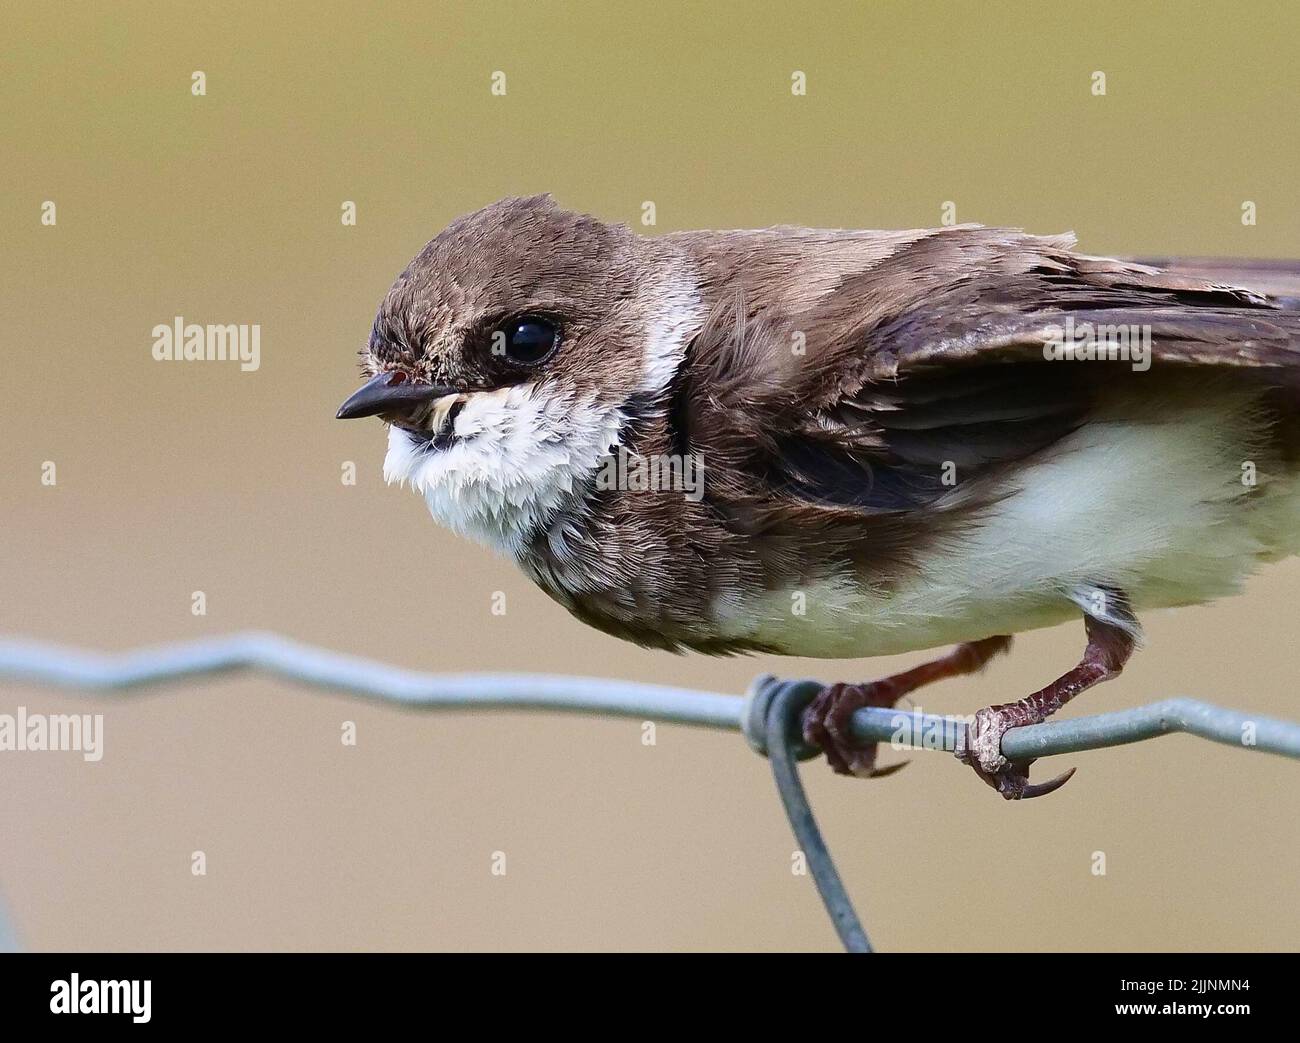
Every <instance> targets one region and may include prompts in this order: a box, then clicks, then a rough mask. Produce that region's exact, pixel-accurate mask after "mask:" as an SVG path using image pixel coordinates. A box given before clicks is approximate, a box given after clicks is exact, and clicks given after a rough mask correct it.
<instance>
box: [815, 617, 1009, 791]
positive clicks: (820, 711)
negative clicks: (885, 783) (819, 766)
mask: <svg viewBox="0 0 1300 1043" xmlns="http://www.w3.org/2000/svg"><path fill="white" fill-rule="evenodd" d="M1010 647H1011V638H1010V637H1005V636H1002V637H986V638H984V639H983V640H982V641H968V642H967V643H966V644H963V645H958V646H957V647H956V648H954V649H953V650H952V651H951V652H949V653H948V654H947V655H946V656H944V657H943V658H942V659H936V660H934V661H933V662H929V663H922V664H921V665H920V666H917V667H913V668H912V669H911V670H904V671H903V672H902V673H899V674H894V675H893V676H891V677H885V678H882V679H881V680H879V681H869V682H867V683H866V684H832V685H827V686H826V687H825V688H823V689H822V690H821V692H820V693H818V695H817V698H816V699H814V700H813V702H812V704H811V705H810V706H809V707H808V709H806V710H805V711H804V715H803V737H804V738H805V739H806V740H807V741H808V742H810V743H812V744H813V745H814V746H819V747H821V749H822V751H823V752H824V753H825V754H826V760H827V763H829V764H830V766H831V767H832V768H833V769H834V770H835V771H836V772H838V773H839V774H840V775H857V776H858V777H859V778H864V779H869V778H877V777H879V776H881V775H889V774H891V773H893V772H895V771H897V770H898V769H899V768H901V767H902V766H903V765H904V764H906V763H907V762H906V761H903V762H901V763H899V764H893V765H890V766H889V767H888V768H877V767H876V744H875V743H874V742H869V743H865V744H864V743H860V742H857V741H856V740H855V739H854V738H853V736H852V735H851V734H850V731H849V722H850V720H851V719H852V717H853V714H854V712H855V711H857V710H860V709H861V708H862V707H864V706H883V707H890V706H893V705H894V704H895V703H896V702H898V700H899V699H901V698H902V697H903V696H905V695H907V694H908V693H909V692H913V691H915V690H916V689H918V688H920V687H921V686H922V685H927V684H930V683H932V682H934V681H942V680H943V679H944V678H948V677H960V676H961V675H962V674H973V673H975V672H976V671H978V670H982V669H983V668H984V666H985V664H986V663H988V661H989V660H990V659H992V658H993V657H994V656H995V655H997V654H998V653H1000V652H1005V651H1006V650H1007V649H1009V648H1010Z"/></svg>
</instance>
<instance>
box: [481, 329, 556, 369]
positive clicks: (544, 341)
mask: <svg viewBox="0 0 1300 1043" xmlns="http://www.w3.org/2000/svg"><path fill="white" fill-rule="evenodd" d="M558 339H559V338H558V336H557V335H556V331H555V326H554V325H553V324H551V323H550V322H547V321H546V320H545V319H539V318H534V317H529V318H525V319H512V320H511V321H510V322H507V323H506V324H505V325H504V326H502V327H501V328H500V329H499V330H497V332H496V333H495V334H494V335H493V337H492V353H493V354H494V355H504V356H505V357H506V358H508V359H509V360H510V361H511V362H514V363H516V364H517V365H520V366H534V365H536V364H537V363H539V362H541V361H542V359H544V358H546V356H547V355H549V354H550V353H551V349H553V348H554V347H555V344H556V341H557V340H558Z"/></svg>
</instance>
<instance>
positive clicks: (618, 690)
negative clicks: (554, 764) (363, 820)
mask: <svg viewBox="0 0 1300 1043" xmlns="http://www.w3.org/2000/svg"><path fill="white" fill-rule="evenodd" d="M239 668H248V669H257V670H261V671H263V672H266V673H269V674H274V675H276V676H278V677H283V678H285V679H287V680H291V681H297V682H301V683H303V684H308V685H312V686H314V687H317V688H324V689H328V690H332V691H343V692H348V693H351V694H353V695H360V696H363V697H366V698H371V699H378V700H383V701H385V702H390V703H397V704H399V705H403V706H408V707H412V708H419V709H476V710H485V709H492V710H499V709H532V710H568V711H575V712H579V713H597V714H614V715H617V716H622V717H636V718H641V719H654V720H658V721H671V722H676V723H681V724H693V725H702V726H704V727H709V728H726V729H736V728H739V729H741V730H743V731H745V734H746V736H747V738H749V740H750V742H751V744H752V745H754V747H755V748H756V749H759V750H762V749H763V748H764V746H765V738H764V736H763V735H762V726H761V725H762V722H761V721H760V722H759V724H760V727H758V728H754V727H753V724H752V722H747V716H746V714H747V706H748V702H747V700H746V699H745V698H743V697H741V696H737V695H728V694H722V693H715V692H701V691H696V690H694V689H690V688H673V687H669V686H666V685H650V684H641V683H639V682H634V681H616V680H604V679H599V678H591V677H563V676H555V675H543V674H460V675H454V674H431V673H422V672H419V671H414V670H402V669H397V668H395V667H391V666H388V665H386V664H384V663H380V662H376V661H374V660H369V659H363V658H360V657H356V656H347V655H341V654H339V653H337V652H331V651H328V650H326V649H322V648H315V647H313V646H311V645H306V644H301V643H299V642H296V641H291V640H289V639H287V638H283V637H280V636H279V635H276V634H266V633H257V632H254V633H244V634H233V635H230V636H227V637H219V638H202V639H198V640H194V641H183V642H179V643H176V644H170V645H161V646H158V647H155V648H143V649H137V650H134V651H131V652H124V653H120V654H116V655H106V654H101V653H94V652H86V651H84V650H82V649H77V648H70V647H67V646H64V645H57V644H51V643H48V642H43V641H32V640H25V639H20V638H10V639H4V640H0V677H7V678H10V679H12V680H16V681H28V682H32V683H37V684H51V685H57V686H60V687H64V688H71V689H91V690H97V691H105V690H109V691H130V690H133V689H137V688H143V687H146V686H150V685H157V684H160V683H162V682H166V681H174V680H180V679H183V678H188V677H197V676H201V675H204V674H214V673H221V672H225V671H229V670H234V669H239ZM964 722H965V718H961V717H943V716H937V715H934V714H913V713H909V712H907V711H903V710H882V709H878V708H867V709H862V710H859V711H858V712H857V713H856V714H854V716H853V734H854V735H855V736H856V737H857V738H859V739H861V740H862V741H864V742H868V741H876V742H888V743H892V744H893V745H896V746H900V747H902V746H912V745H918V746H923V747H927V748H935V749H943V750H947V751H949V752H951V751H953V750H954V749H955V748H956V740H957V736H958V734H959V733H960V729H961V728H963V727H964ZM1171 732H1185V733H1187V734H1189V735H1197V736H1200V737H1201V738H1204V739H1210V740H1212V741H1214V742H1221V743H1227V744H1229V745H1232V746H1237V747H1240V748H1242V749H1246V750H1255V751H1257V752H1263V753H1276V754H1280V755H1282V756H1285V757H1293V758H1300V724H1298V723H1296V722H1293V721H1283V720H1279V719H1277V718H1272V717H1264V716H1261V715H1258V714H1249V713H1244V712H1242V711H1238V710H1229V709H1225V708H1223V707H1218V706H1213V705H1211V704H1209V703H1204V702H1200V701H1198V700H1195V699H1185V698H1172V699H1165V700H1162V701H1161V702H1157V703H1151V704H1150V705H1148V706H1139V707H1135V708H1133V709H1130V710H1119V711H1116V712H1114V713H1106V714H1098V715H1096V716H1092V717H1076V718H1071V719H1062V720H1054V721H1049V722H1047V723H1045V724H1033V725H1029V726H1027V727H1024V728H1015V729H1013V730H1012V731H1009V732H1007V734H1006V735H1005V736H1004V737H1003V739H1002V752H1003V754H1004V755H1005V756H1007V757H1008V758H1010V759H1011V760H1027V759H1032V758H1036V757H1051V756H1054V755H1057V754H1062V753H1078V752H1080V751H1083V750H1094V749H1098V748H1100V747H1103V746H1119V745H1122V744H1124V743H1130V742H1138V741H1140V740H1143V739H1150V738H1155V737H1156V736H1159V735H1166V734H1169V733H1171ZM903 739H910V740H913V741H902V740H903Z"/></svg>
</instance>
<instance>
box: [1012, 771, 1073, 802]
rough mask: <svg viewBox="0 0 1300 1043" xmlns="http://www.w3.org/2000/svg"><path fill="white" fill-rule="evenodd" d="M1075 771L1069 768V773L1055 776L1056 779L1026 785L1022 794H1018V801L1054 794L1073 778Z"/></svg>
mask: <svg viewBox="0 0 1300 1043" xmlns="http://www.w3.org/2000/svg"><path fill="white" fill-rule="evenodd" d="M1077 770H1078V769H1076V768H1071V769H1070V770H1069V771H1065V772H1062V773H1061V774H1060V775H1058V776H1056V778H1054V779H1050V780H1049V781H1047V782H1032V783H1029V784H1027V785H1026V786H1025V788H1024V790H1023V792H1021V794H1020V799H1021V800H1031V799H1033V798H1034V797H1045V796H1047V794H1049V793H1054V792H1055V791H1056V790H1058V789H1060V788H1061V787H1062V786H1064V785H1065V784H1066V783H1067V782H1069V781H1070V780H1071V779H1072V778H1074V773H1075V771H1077Z"/></svg>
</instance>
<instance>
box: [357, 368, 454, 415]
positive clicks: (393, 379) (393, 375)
mask: <svg viewBox="0 0 1300 1043" xmlns="http://www.w3.org/2000/svg"><path fill="white" fill-rule="evenodd" d="M455 393H456V389H455V388H453V387H446V386H445V385H442V384H417V383H416V382H415V381H413V380H411V378H410V377H408V376H407V375H406V374H405V373H403V372H401V371H400V370H393V371H391V372H386V373H380V374H377V375H376V376H374V377H371V378H370V379H369V380H368V381H366V383H364V384H363V385H362V386H361V387H359V388H358V389H357V390H356V391H355V392H354V393H353V394H352V396H351V397H350V398H349V399H348V400H347V401H346V402H344V403H343V405H341V406H339V411H338V414H337V417H338V419H339V420H356V419H357V418H358V417H363V416H378V415H380V414H381V413H393V414H402V413H410V412H413V411H414V410H415V409H417V408H418V407H420V406H422V405H424V404H426V403H428V402H434V401H436V400H437V399H440V398H443V397H444V396H446V395H454V394H455Z"/></svg>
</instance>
